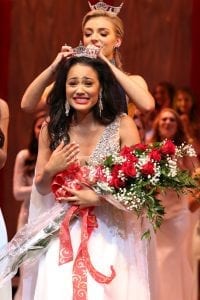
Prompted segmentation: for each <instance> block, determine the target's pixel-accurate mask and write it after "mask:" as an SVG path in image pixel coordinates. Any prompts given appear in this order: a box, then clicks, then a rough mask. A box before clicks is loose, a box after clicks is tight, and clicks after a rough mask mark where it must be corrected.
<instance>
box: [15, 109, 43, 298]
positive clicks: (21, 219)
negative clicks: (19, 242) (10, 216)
mask: <svg viewBox="0 0 200 300" xmlns="http://www.w3.org/2000/svg"><path fill="white" fill-rule="evenodd" d="M45 117H46V114H45V113H44V112H43V111H41V112H39V113H38V114H37V115H36V117H35V120H34V122H33V126H32V131H31V136H30V142H29V145H28V148H27V149H23V150H21V151H19V152H18V154H17V156H16V160H15V166H14V176H13V193H14V197H15V199H16V200H19V201H22V204H21V208H20V212H19V215H18V222H17V231H18V230H19V229H21V228H22V227H23V226H24V225H25V224H26V223H27V222H28V212H29V204H30V195H31V190H32V184H33V177H34V173H35V164H36V159H37V154H38V138H39V133H40V129H41V126H42V123H43V122H44V120H45ZM22 274H23V268H21V269H20V281H19V286H18V289H17V292H16V294H15V298H14V299H15V300H21V299H22V279H21V276H22Z"/></svg>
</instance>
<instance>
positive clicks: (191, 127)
mask: <svg viewBox="0 0 200 300" xmlns="http://www.w3.org/2000/svg"><path fill="white" fill-rule="evenodd" d="M173 108H174V109H175V110H176V111H177V113H178V114H179V116H180V118H181V120H182V123H183V126H184V130H185V133H186V136H187V139H188V141H189V143H191V144H193V146H194V148H195V150H196V152H197V154H198V156H200V125H199V113H198V109H197V106H196V99H195V96H194V94H193V92H192V90H191V89H190V88H189V87H182V88H179V89H177V91H176V93H175V96H174V100H173Z"/></svg>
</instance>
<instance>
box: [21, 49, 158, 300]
mask: <svg viewBox="0 0 200 300" xmlns="http://www.w3.org/2000/svg"><path fill="white" fill-rule="evenodd" d="M81 48H82V50H81V51H83V52H82V53H81V54H80V52H79V50H80V48H78V50H77V49H74V53H75V54H74V56H73V57H71V58H70V59H65V58H63V60H62V61H61V63H60V66H59V69H58V72H57V77H56V81H55V84H54V86H53V89H52V91H51V92H50V94H49V96H48V104H49V112H50V113H49V115H50V117H49V120H48V121H47V122H46V123H44V124H43V126H42V129H41V132H40V137H39V151H38V159H37V163H36V174H35V188H34V189H33V193H32V198H31V206H30V215H31V216H32V217H33V216H34V217H37V216H38V215H39V214H40V213H41V212H42V211H44V210H45V209H47V208H49V207H51V206H53V205H54V203H55V201H56V200H59V202H61V203H67V205H68V210H67V213H66V216H65V218H64V221H63V222H62V224H61V228H60V231H59V235H58V236H56V237H55V238H54V239H53V240H52V241H51V243H50V245H49V247H48V250H47V251H46V253H45V254H44V255H43V256H42V257H41V258H40V261H39V266H38V275H37V278H36V282H35V287H34V289H32V291H31V289H30V287H29V291H28V290H26V291H25V294H24V296H23V299H26V300H27V299H31V300H32V299H34V300H39V299H45V300H55V299H59V300H66V299H74V300H78V299H88V300H94V299H98V300H106V299H115V300H122V299H123V300H133V299H137V300H148V299H151V293H150V290H149V278H148V265H147V247H148V245H149V244H148V242H147V241H146V240H142V239H141V235H142V232H143V231H144V228H143V219H142V218H137V217H136V215H135V214H134V213H132V212H127V211H124V210H120V209H118V208H116V207H115V206H113V205H112V204H110V203H108V202H107V201H106V200H105V199H104V197H103V196H101V195H99V194H97V193H96V192H95V191H94V190H92V189H91V188H90V187H88V186H87V185H82V186H81V188H79V189H76V188H75V187H70V188H69V187H63V191H64V192H66V191H67V193H66V194H64V193H63V194H62V196H60V197H56V198H57V199H55V197H54V196H53V194H52V193H51V184H52V181H53V179H55V175H56V174H58V173H62V172H63V174H64V172H66V171H67V172H68V173H69V172H70V170H71V169H72V170H73V172H74V168H73V165H74V164H75V165H81V166H83V165H88V164H89V165H92V166H95V165H98V164H100V163H101V161H102V159H103V158H105V157H106V156H108V155H109V154H112V153H115V152H119V151H120V149H121V148H122V147H123V146H125V145H126V146H131V145H134V144H136V143H138V142H139V135H138V131H137V129H136V126H135V123H134V122H133V120H132V119H131V118H130V117H129V116H127V115H126V114H124V113H122V110H121V108H120V107H117V106H116V99H117V98H119V97H120V93H119V89H118V88H117V84H116V80H115V79H114V77H113V74H112V72H111V70H110V69H109V67H108V66H107V65H106V63H105V62H103V61H102V60H101V59H99V58H95V57H94V51H93V50H94V49H92V51H91V52H92V58H91V57H88V56H90V53H91V52H90V51H89V52H88V49H87V51H85V48H84V47H82V46H81ZM98 51H99V50H98ZM78 52H79V55H78V56H79V57H77V56H76V55H77V53H78ZM85 55H87V57H86V56H85ZM61 189H62V187H61ZM28 276H30V273H27V277H28ZM32 284H33V282H32ZM154 300H155V298H154Z"/></svg>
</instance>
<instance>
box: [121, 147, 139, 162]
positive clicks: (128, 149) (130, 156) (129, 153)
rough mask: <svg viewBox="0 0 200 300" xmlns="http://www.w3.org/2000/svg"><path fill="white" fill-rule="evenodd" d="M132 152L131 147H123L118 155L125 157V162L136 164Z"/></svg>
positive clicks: (136, 159) (135, 158)
mask: <svg viewBox="0 0 200 300" xmlns="http://www.w3.org/2000/svg"><path fill="white" fill-rule="evenodd" d="M132 152H133V148H132V147H127V146H124V147H123V148H122V149H121V151H120V155H121V156H123V157H125V158H126V159H127V160H129V161H131V162H132V163H134V162H137V161H138V158H137V157H136V156H135V155H134V154H133V153H132Z"/></svg>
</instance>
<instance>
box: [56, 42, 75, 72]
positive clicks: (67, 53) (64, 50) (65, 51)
mask: <svg viewBox="0 0 200 300" xmlns="http://www.w3.org/2000/svg"><path fill="white" fill-rule="evenodd" d="M72 56H73V48H72V47H70V46H68V45H63V46H62V47H61V51H60V52H59V53H58V54H57V56H56V58H55V59H54V61H53V62H52V64H51V70H52V73H55V72H56V70H57V68H58V65H59V63H60V62H61V61H62V59H64V58H65V59H69V58H70V57H72Z"/></svg>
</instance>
